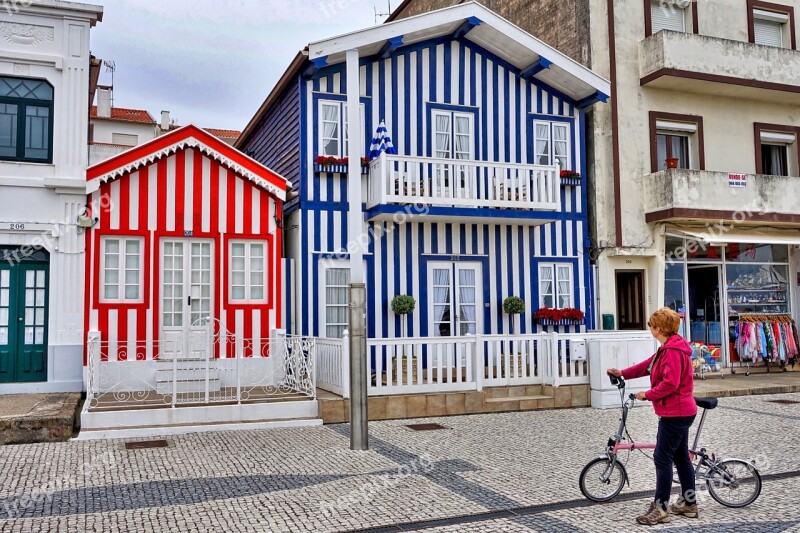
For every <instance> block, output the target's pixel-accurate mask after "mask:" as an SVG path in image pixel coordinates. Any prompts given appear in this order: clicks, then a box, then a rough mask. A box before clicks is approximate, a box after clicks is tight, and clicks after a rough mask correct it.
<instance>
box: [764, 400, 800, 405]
mask: <svg viewBox="0 0 800 533" xmlns="http://www.w3.org/2000/svg"><path fill="white" fill-rule="evenodd" d="M767 401H768V402H770V403H779V404H781V405H795V404H798V403H800V402H798V401H797V400H767Z"/></svg>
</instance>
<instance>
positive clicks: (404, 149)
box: [395, 54, 422, 155]
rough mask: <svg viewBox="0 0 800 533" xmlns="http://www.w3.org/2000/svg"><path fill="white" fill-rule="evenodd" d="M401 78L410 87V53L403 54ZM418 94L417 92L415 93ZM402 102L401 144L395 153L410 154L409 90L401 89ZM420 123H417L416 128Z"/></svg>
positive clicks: (406, 87) (419, 126) (406, 86)
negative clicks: (403, 113)
mask: <svg viewBox="0 0 800 533" xmlns="http://www.w3.org/2000/svg"><path fill="white" fill-rule="evenodd" d="M403 78H404V81H405V89H408V88H410V87H411V54H405V55H403ZM417 94H419V93H417ZM403 102H404V107H405V116H404V117H403V145H402V146H397V145H396V144H395V148H397V153H399V154H407V155H411V154H412V152H411V120H412V118H411V91H410V90H404V91H403ZM421 127H422V125H421V124H418V125H417V128H418V129H419V128H421Z"/></svg>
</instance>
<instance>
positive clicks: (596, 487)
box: [580, 457, 628, 502]
mask: <svg viewBox="0 0 800 533" xmlns="http://www.w3.org/2000/svg"><path fill="white" fill-rule="evenodd" d="M627 477H628V476H627V474H626V473H625V467H624V466H622V465H621V464H619V462H612V461H611V459H608V458H607V457H598V458H597V459H593V460H591V461H589V464H587V465H586V466H585V467H583V471H581V477H580V486H581V492H582V493H583V495H584V496H586V497H587V498H588V499H590V500H592V501H593V502H607V501H610V500H613V499H614V498H616V497H617V494H619V493H620V492H621V491H622V487H623V486H624V485H625V480H626V479H627Z"/></svg>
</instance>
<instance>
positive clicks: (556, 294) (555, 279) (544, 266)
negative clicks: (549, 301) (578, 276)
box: [537, 263, 575, 309]
mask: <svg viewBox="0 0 800 533" xmlns="http://www.w3.org/2000/svg"><path fill="white" fill-rule="evenodd" d="M563 267H566V268H568V269H569V305H567V306H566V307H575V294H574V292H575V291H574V284H575V278H574V276H573V274H574V269H573V265H572V263H539V279H538V281H537V282H538V283H539V308H542V307H544V306H545V304H544V297H545V295H544V294H542V285H541V280H542V278H543V276H542V272H543V271H545V270H549V271H550V279H551V280H552V284H553V285H552V287H553V292H552V295H553V306H554V307H553V308H555V309H564V308H565V307H561V306H559V305H558V303H559V300H561V296H562V295H561V294H560V290H559V288H558V286H559V282H560V281H563V280H562V279H561V278H560V277H559V276H558V272H559V268H563Z"/></svg>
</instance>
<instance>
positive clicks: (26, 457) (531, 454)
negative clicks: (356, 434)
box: [0, 394, 800, 532]
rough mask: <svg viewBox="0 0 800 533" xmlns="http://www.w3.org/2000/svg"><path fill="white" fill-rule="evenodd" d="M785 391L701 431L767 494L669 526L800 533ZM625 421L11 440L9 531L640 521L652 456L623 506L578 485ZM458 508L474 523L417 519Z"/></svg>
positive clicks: (1, 470)
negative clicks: (754, 474) (750, 469)
mask: <svg viewBox="0 0 800 533" xmlns="http://www.w3.org/2000/svg"><path fill="white" fill-rule="evenodd" d="M775 399H791V400H795V401H798V402H800V394H783V395H776V396H749V397H736V398H724V399H721V400H720V407H719V408H718V409H716V410H715V411H713V412H711V413H710V414H709V417H708V420H707V422H706V426H705V429H704V435H703V438H702V440H701V444H702V445H703V446H706V447H707V448H709V449H713V450H717V451H718V452H719V453H720V454H721V455H725V456H733V457H740V458H745V459H754V460H756V461H757V463H758V464H759V466H760V468H761V470H762V474H764V475H765V476H766V480H765V483H764V488H763V491H762V494H761V497H760V498H759V500H758V501H757V502H756V503H755V504H753V505H751V506H750V507H748V508H745V509H738V510H737V509H729V508H725V507H722V506H720V505H719V504H717V503H716V502H714V501H713V500H711V499H710V498H709V497H708V496H707V494H706V493H701V516H700V518H699V519H688V518H684V517H675V518H673V520H672V521H671V523H669V524H666V525H663V526H659V527H657V528H653V529H658V530H667V531H700V532H706V531H707V532H712V531H715V532H716V531H737V532H739V531H796V532H800V506H798V505H797V503H796V502H797V495H798V494H800V455H799V454H798V453H797V442H798V439H800V404H797V405H794V404H777V403H772V402H770V401H769V400H775ZM618 415H619V412H618V410H608V411H599V410H593V409H570V410H560V411H534V412H522V413H506V414H486V415H474V416H460V417H445V418H438V419H425V420H423V421H429V422H439V423H440V424H443V425H444V426H446V428H447V429H443V430H437V431H423V432H416V431H412V430H411V429H409V428H408V427H406V426H405V424H406V423H407V421H399V420H395V421H386V422H375V423H371V425H370V431H371V448H372V449H371V450H370V451H368V452H351V451H349V450H348V449H347V447H348V439H347V432H348V427H347V426H345V425H338V426H326V427H318V428H292V429H279V430H268V431H251V432H228V433H208V434H194V435H186V436H177V437H171V438H169V439H168V440H169V447H167V448H156V449H143V450H126V449H125V448H124V442H121V441H87V442H69V443H47V444H35V445H19V446H6V447H1V448H0V480H2V483H1V484H0V531H70V532H72V531H87V530H88V531H107V530H115V531H163V530H181V531H223V530H224V531H291V532H295V531H320V532H326V531H351V530H357V529H368V528H374V527H378V526H392V525H395V524H401V526H395V527H393V528H391V529H389V530H392V531H400V530H403V531H409V530H414V529H419V528H421V527H427V528H428V529H427V531H442V532H445V531H448V532H449V531H481V532H482V531H543V532H550V531H614V532H619V531H632V530H639V529H641V528H640V527H638V526H636V525H635V524H634V523H633V517H634V516H636V515H637V514H639V512H640V511H641V510H643V508H644V507H645V505H646V503H647V501H648V498H647V496H646V494H647V492H642V491H649V490H651V489H652V488H653V483H654V471H653V465H652V462H651V460H650V459H649V458H648V457H645V456H644V454H642V453H641V452H638V453H633V454H632V455H631V456H630V458H629V460H628V463H627V467H628V472H629V474H630V477H631V487H630V488H628V487H626V488H625V490H624V491H623V493H622V496H621V498H623V499H622V500H621V501H618V502H614V503H609V504H603V505H599V504H591V503H590V502H587V501H586V500H584V499H583V498H582V496H581V494H580V491H579V489H578V484H577V479H578V474H579V473H580V471H581V469H582V468H583V466H584V465H585V464H586V463H587V462H588V461H589V460H590V459H592V458H593V457H595V456H596V455H597V454H598V453H599V452H601V451H602V448H603V445H604V443H605V441H606V440H607V438H608V437H609V436H610V435H611V434H613V432H614V430H615V429H616V424H617V419H618ZM416 422H420V421H415V423H416ZM629 427H630V429H631V433H632V434H633V436H634V438H635V439H637V440H652V439H654V437H655V429H656V417H655V416H654V415H653V413H652V410H651V408H650V407H649V406H646V407H642V408H637V409H635V410H634V411H633V412H632V413H631V416H630V422H629ZM637 491H639V492H640V493H639V494H637ZM626 494H627V496H626ZM546 504H553V506H551V507H546ZM491 512H493V513H495V514H494V515H492V516H486V515H485V513H491ZM452 518H457V519H458V523H447V522H427V523H420V524H417V525H413V523H415V522H425V521H435V520H441V519H452ZM402 524H405V525H402ZM400 528H402V529H400Z"/></svg>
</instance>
